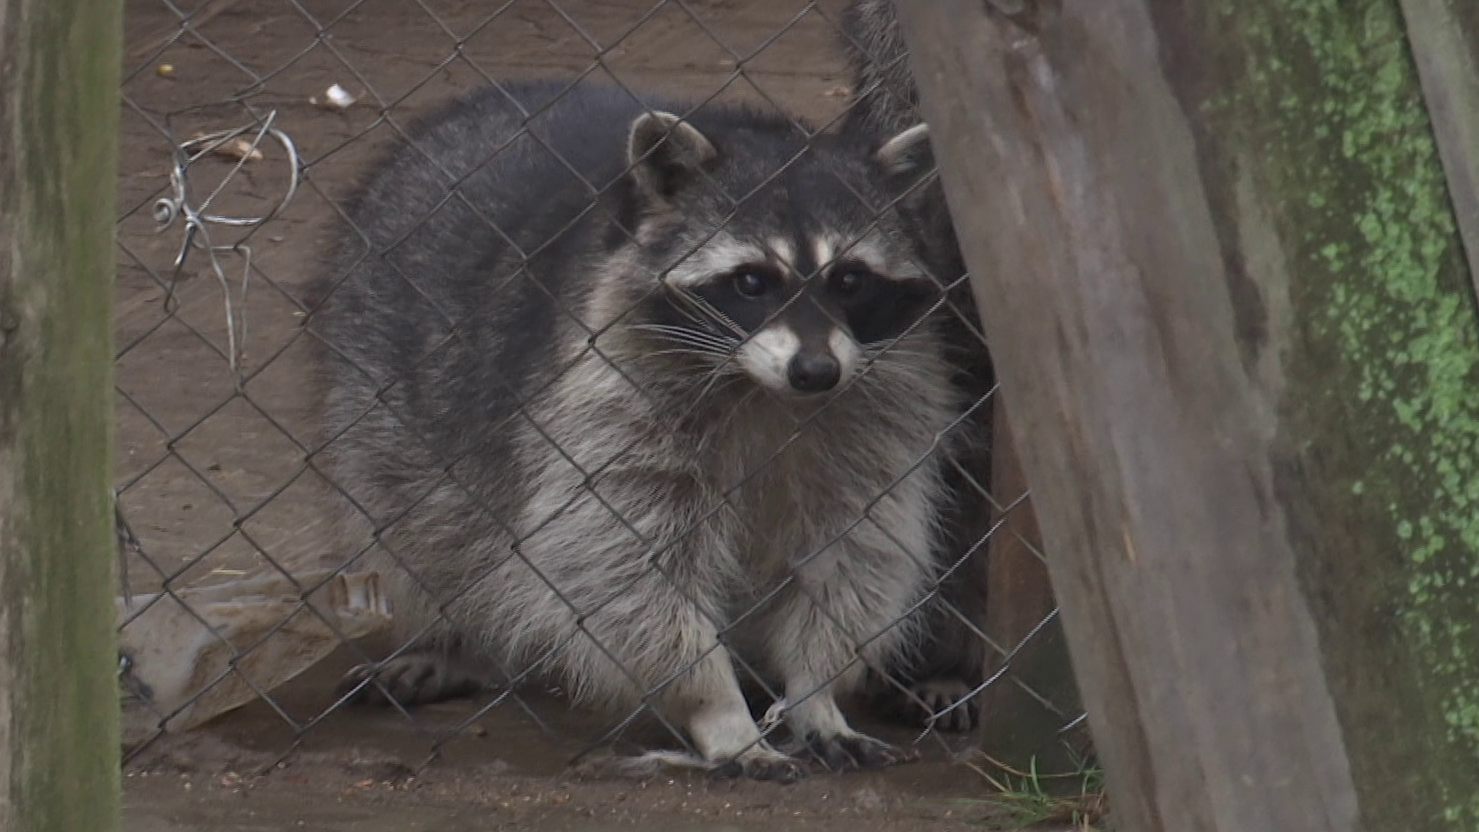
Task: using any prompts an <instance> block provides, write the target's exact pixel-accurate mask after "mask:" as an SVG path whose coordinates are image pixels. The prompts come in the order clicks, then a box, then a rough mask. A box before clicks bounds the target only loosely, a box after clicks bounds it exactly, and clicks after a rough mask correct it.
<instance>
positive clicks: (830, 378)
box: [786, 352, 842, 393]
mask: <svg viewBox="0 0 1479 832" xmlns="http://www.w3.org/2000/svg"><path fill="white" fill-rule="evenodd" d="M840 378H842V365H841V364H838V363H837V359H836V358H833V357H832V355H831V353H825V352H801V353H797V354H796V355H795V356H793V357H792V358H791V362H790V363H789V364H787V365H786V379H787V380H788V381H790V382H791V387H793V388H794V389H796V390H798V391H800V392H802V393H820V392H822V391H824V390H831V389H832V388H833V387H835V386H836V385H837V380H838V379H840Z"/></svg>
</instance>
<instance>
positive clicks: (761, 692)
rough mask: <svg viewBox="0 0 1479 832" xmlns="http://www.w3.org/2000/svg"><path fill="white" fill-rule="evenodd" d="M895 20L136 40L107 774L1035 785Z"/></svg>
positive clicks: (269, 5) (127, 123)
mask: <svg viewBox="0 0 1479 832" xmlns="http://www.w3.org/2000/svg"><path fill="white" fill-rule="evenodd" d="M848 15H851V17H848ZM890 21H891V18H890V16H889V14H888V9H887V6H886V4H876V3H861V4H857V6H856V7H855V8H853V9H852V10H851V11H849V10H848V9H847V4H846V3H843V2H828V3H817V2H813V3H805V2H799V1H798V0H769V2H756V3H750V4H734V3H729V2H721V1H720V0H702V1H701V0H660V1H659V0H624V1H623V2H585V0H510V2H504V3H489V4H479V3H454V2H443V0H437V2H431V0H418V2H414V3H407V2H400V0H395V1H394V2H391V0H362V1H360V2H350V1H349V0H323V2H317V1H316V0H204V2H200V3H199V4H197V5H194V6H189V5H184V4H179V3H175V2H171V1H170V0H131V2H129V3H128V5H127V16H126V32H127V42H126V50H127V51H126V56H127V57H126V60H127V63H126V66H125V81H124V87H123V109H124V117H123V127H122V137H121V142H122V156H121V159H122V171H121V175H122V180H121V186H120V201H121V213H120V220H119V253H120V258H119V280H118V299H117V343H118V354H117V355H118V357H117V393H118V398H117V402H118V417H117V418H118V434H117V448H118V504H119V518H120V552H121V555H120V562H119V575H120V581H121V584H122V587H121V592H120V622H121V630H120V636H121V642H122V644H123V648H124V650H123V652H124V655H123V658H122V669H121V675H122V678H123V684H124V689H125V694H126V702H125V708H126V719H125V742H126V747H125V754H126V755H127V756H128V757H129V758H130V759H135V758H137V757H139V756H140V755H144V754H146V753H147V752H148V751H149V749H151V748H154V747H156V746H158V745H160V744H161V743H165V742H167V736H168V735H169V734H172V733H177V732H181V731H185V730H196V731H205V732H209V731H213V730H214V731H224V732H235V733H236V734H237V735H238V736H244V735H251V736H252V737H254V739H255V741H256V742H257V743H258V745H259V746H260V747H263V748H265V750H267V751H270V752H272V755H271V760H274V761H275V760H277V759H279V758H282V757H285V756H286V755H288V754H290V753H291V752H293V751H294V750H295V749H296V748H298V747H299V746H300V745H301V744H302V743H303V742H304V741H305V740H308V739H311V738H312V737H313V736H315V733H316V732H321V733H327V734H333V733H334V732H336V731H337V732H339V733H340V734H341V735H342V734H344V733H349V734H355V733H358V732H375V731H380V730H392V729H390V728H387V727H386V726H387V725H390V724H392V723H393V724H395V725H396V726H398V727H397V728H395V729H394V730H408V731H413V732H415V733H416V735H417V736H420V737H422V738H424V739H425V740H426V742H427V745H426V748H427V750H429V751H431V752H434V753H435V752H446V751H447V750H448V748H449V747H450V746H451V744H453V743H455V742H456V741H458V740H459V739H465V738H467V737H468V736H477V737H484V738H486V737H490V736H491V737H495V738H497V737H504V738H507V739H508V740H509V741H510V742H511V743H513V744H519V745H523V744H543V745H544V746H545V747H547V748H548V749H551V750H552V751H551V752H549V754H550V756H551V759H558V760H560V761H562V763H563V762H564V761H568V760H570V759H574V758H581V759H585V760H590V759H597V758H596V757H594V756H593V755H591V754H590V753H589V752H592V751H593V750H595V749H603V750H604V749H609V748H615V749H617V751H618V754H617V755H616V756H614V757H604V758H599V759H604V760H605V761H606V762H612V761H615V764H617V765H618V766H627V765H632V764H636V763H638V762H640V763H642V764H648V763H656V764H669V765H673V764H676V765H693V766H698V767H713V766H716V765H720V764H723V763H726V762H727V761H729V760H730V759H732V758H735V757H736V755H738V759H739V760H740V761H741V762H742V765H741V766H740V767H741V768H742V769H743V770H745V771H746V772H748V773H750V774H752V775H755V776H760V777H777V778H781V779H789V778H791V777H793V776H795V775H796V774H798V773H800V771H801V770H802V769H803V768H804V767H806V766H812V767H817V768H833V769H838V768H850V767H854V766H870V765H873V764H878V763H885V762H889V761H893V760H898V759H903V758H906V757H909V756H912V755H913V754H915V753H923V754H925V755H940V754H942V753H944V752H949V753H951V754H954V753H956V752H960V751H962V750H963V749H967V748H971V747H977V748H982V749H984V750H985V752H986V753H987V754H994V755H1001V754H1003V752H1001V751H1000V750H999V749H1000V748H1004V747H1006V746H1008V745H1010V746H1012V748H1013V749H1015V750H1014V751H1013V752H1012V754H1014V755H1018V756H1022V757H1026V756H1032V755H1041V754H1048V753H1061V752H1062V747H1063V745H1064V744H1065V743H1064V741H1065V739H1068V738H1069V734H1071V733H1073V729H1074V728H1075V727H1076V726H1078V725H1079V723H1080V721H1081V719H1080V712H1079V707H1078V705H1077V703H1076V701H1075V695H1074V694H1073V691H1072V681H1071V674H1069V673H1068V671H1067V668H1066V664H1065V661H1064V659H1063V655H1064V653H1063V650H1062V646H1061V643H1060V640H1059V639H1058V638H1057V636H1056V624H1055V616H1056V610H1055V609H1054V608H1053V606H1052V603H1051V598H1050V596H1049V595H1048V594H1047V592H1046V582H1045V578H1044V577H1043V570H1042V565H1041V553H1040V551H1038V550H1037V547H1036V542H1035V531H1034V530H1033V528H1032V521H1031V518H1030V504H1029V503H1028V501H1027V498H1026V493H1025V486H1023V485H1022V482H1021V479H1020V476H1019V475H1014V474H1013V471H1014V470H1015V463H1014V462H1011V461H1010V459H1011V458H1010V455H1007V461H1006V462H1005V463H1003V454H1002V453H1001V449H1000V448H999V447H998V448H996V453H993V452H992V451H993V447H992V446H993V440H998V438H999V437H1000V436H1002V434H1003V433H1004V425H999V424H997V425H993V418H992V417H993V414H994V413H995V411H996V401H995V396H994V382H993V380H992V377H991V372H990V366H989V362H988V361H987V360H986V357H985V351H984V347H983V346H982V341H981V338H980V334H979V331H978V325H977V323H976V320H975V316H974V314H973V313H972V306H971V301H970V296H969V292H968V288H967V287H966V284H965V278H964V276H963V274H962V273H961V267H960V262H959V260H960V258H959V255H958V253H957V252H955V249H954V243H953V237H952V236H951V234H950V232H949V226H948V221H946V220H944V219H943V216H944V215H943V200H942V199H941V198H940V196H939V192H938V186H937V183H934V182H933V181H932V178H931V163H930V162H929V153H928V142H927V139H926V138H925V137H923V136H922V135H920V134H918V133H917V132H914V133H911V132H910V131H908V130H907V128H908V127H909V126H910V125H912V123H913V122H914V118H913V116H912V114H910V112H909V108H910V107H912V103H911V102H910V101H909V91H908V86H907V76H901V75H899V72H900V70H901V68H902V67H903V64H902V63H901V54H900V53H899V52H898V49H899V47H898V44H897V40H896V33H895V32H893V30H892V29H891V28H890V27H891V22H890ZM849 48H852V49H853V50H854V69H855V70H860V71H859V73H858V75H857V76H855V75H854V72H853V71H850V70H849V69H848V68H847V66H846V59H847V58H846V56H847V50H848V49H849ZM859 55H862V56H867V59H862V58H858V57H857V56H859ZM870 66H871V67H873V68H880V67H881V68H882V72H881V74H879V75H874V74H873V72H871V71H869V69H868V67H870ZM531 79H539V80H538V81H534V80H531ZM855 85H857V86H859V89H858V90H856V91H854V89H853V87H854V86H855ZM480 90H481V92H479V91H480ZM869 90H879V91H881V92H880V93H879V94H875V95H870V94H868V91H869ZM855 93H856V94H855ZM455 96H462V98H461V99H460V102H461V103H460V104H458V105H456V106H455V107H454V108H453V109H451V110H446V109H444V108H445V107H446V102H447V101H449V100H450V99H452V98H453V97H455ZM860 99H861V100H860ZM734 102H740V103H742V104H743V105H744V107H743V108H736V105H735V103H734ZM855 103H856V106H855ZM438 113H440V114H438ZM860 113H861V114H863V115H859V114H860ZM998 441H999V440H998ZM993 463H996V464H995V465H993ZM988 598H989V603H988ZM300 674H301V675H300ZM834 698H835V699H836V700H837V701H838V702H840V703H841V705H840V710H839V706H838V705H835V704H834ZM367 700H369V701H373V702H378V703H379V704H380V705H382V706H385V705H389V707H380V708H375V707H371V706H369V705H366V706H360V703H361V702H362V701H367ZM438 700H451V702H452V704H447V705H430V706H428V703H431V702H433V701H438ZM242 704H244V705H245V706H244V707H242V708H240V709H239V710H236V711H231V708H232V707H233V706H235V705H242ZM572 704H573V705H574V707H573V708H572ZM227 711H231V712H230V713H229V714H228V715H227V716H225V717H220V718H219V719H216V720H215V721H214V722H212V723H211V724H209V725H204V726H203V727H197V726H202V723H205V722H206V720H209V719H211V718H212V717H215V716H217V715H218V714H221V713H222V712H227ZM843 713H846V717H845V718H844V717H843V716H842V714H843ZM752 717H753V718H752ZM872 736H877V737H880V738H881V739H880V740H878V741H875V740H872V739H870V737H872ZM1076 747H1077V749H1078V750H1079V751H1081V750H1082V746H1081V745H1078V746H1076ZM1053 749H1057V751H1056V752H1054V751H1053ZM451 756H454V757H455V756H456V755H451ZM798 761H800V762H798Z"/></svg>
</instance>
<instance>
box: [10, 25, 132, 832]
mask: <svg viewBox="0 0 1479 832" xmlns="http://www.w3.org/2000/svg"><path fill="white" fill-rule="evenodd" d="M120 11H121V4H119V3H118V2H116V0H0V829H4V830H15V832H77V830H88V832H107V830H110V829H116V828H117V822H118V821H117V813H118V800H119V780H118V760H119V744H118V685H117V677H116V667H117V655H116V653H115V650H114V647H113V643H114V632H113V629H114V621H113V616H114V612H113V597H112V596H113V585H112V565H113V559H114V549H115V543H114V536H113V531H112V525H113V524H112V519H113V514H112V507H111V497H110V484H111V475H110V471H111V465H112V458H111V449H110V434H111V425H112V413H113V408H112V405H113V400H112V386H111V379H112V357H113V349H112V337H111V326H112V322H111V320H110V318H109V309H110V306H111V299H112V291H113V221H114V181H115V177H116V170H115V162H116V147H117V142H118V129H117V128H118V74H119V70H118V63H119V40H120V31H121V21H120Z"/></svg>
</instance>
